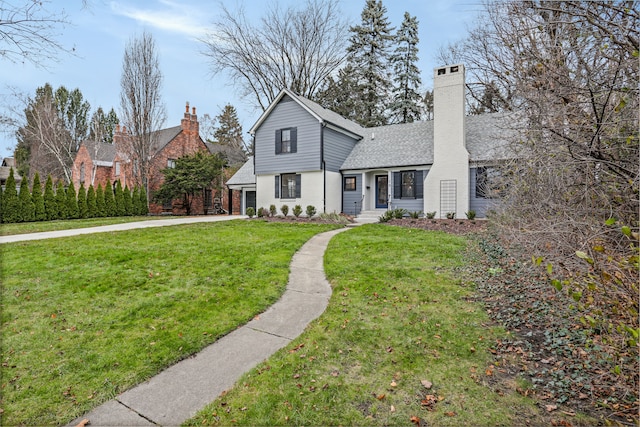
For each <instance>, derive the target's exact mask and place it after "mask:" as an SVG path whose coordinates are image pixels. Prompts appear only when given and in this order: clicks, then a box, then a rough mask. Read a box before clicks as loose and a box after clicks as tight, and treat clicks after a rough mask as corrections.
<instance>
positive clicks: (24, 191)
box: [18, 180, 35, 222]
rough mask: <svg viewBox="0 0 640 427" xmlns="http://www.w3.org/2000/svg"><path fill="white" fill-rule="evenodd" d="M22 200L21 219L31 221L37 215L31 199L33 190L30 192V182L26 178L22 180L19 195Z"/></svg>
mask: <svg viewBox="0 0 640 427" xmlns="http://www.w3.org/2000/svg"><path fill="white" fill-rule="evenodd" d="M18 200H20V221H22V222H31V221H33V218H34V216H35V214H34V211H35V208H34V206H33V202H32V201H31V192H29V183H28V182H27V181H26V180H23V181H22V185H20V194H19V195H18Z"/></svg>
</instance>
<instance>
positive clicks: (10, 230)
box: [0, 215, 175, 236]
mask: <svg viewBox="0 0 640 427" xmlns="http://www.w3.org/2000/svg"><path fill="white" fill-rule="evenodd" d="M170 218H175V217H174V216H149V215H145V216H118V217H109V218H90V219H66V220H58V221H36V222H20V223H15V224H2V225H0V235H2V236H9V235H14V234H28V233H40V232H43V231H57V230H70V229H75V228H87V227H99V226H101V225H111V224H122V223H125V222H136V221H151V220H154V219H156V220H157V219H170Z"/></svg>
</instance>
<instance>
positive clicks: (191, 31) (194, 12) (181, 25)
mask: <svg viewBox="0 0 640 427" xmlns="http://www.w3.org/2000/svg"><path fill="white" fill-rule="evenodd" d="M110 6H111V10H112V11H113V12H114V13H115V14H117V15H121V16H125V17H127V18H130V19H133V20H135V21H138V22H139V23H141V24H145V25H150V26H152V27H155V28H158V29H161V30H165V31H171V32H174V33H180V34H186V35H188V36H191V37H202V36H203V35H204V34H206V32H207V28H206V27H205V26H204V25H203V24H202V18H203V16H204V13H202V11H200V10H198V9H197V8H195V7H193V6H189V5H185V4H179V3H176V2H173V1H170V0H160V1H159V2H158V4H157V7H155V8H145V9H141V8H138V7H135V6H131V5H128V4H124V3H120V2H115V1H113V2H111V3H110Z"/></svg>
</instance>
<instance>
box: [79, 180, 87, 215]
mask: <svg viewBox="0 0 640 427" xmlns="http://www.w3.org/2000/svg"><path fill="white" fill-rule="evenodd" d="M86 217H87V192H86V190H85V189H84V183H83V182H81V183H80V188H78V218H86Z"/></svg>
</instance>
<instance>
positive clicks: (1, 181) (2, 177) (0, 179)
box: [0, 157, 22, 190]
mask: <svg viewBox="0 0 640 427" xmlns="http://www.w3.org/2000/svg"><path fill="white" fill-rule="evenodd" d="M11 169H13V178H14V179H15V180H16V187H17V188H20V184H21V183H22V177H21V176H20V174H18V170H17V169H16V161H15V159H14V158H13V157H5V158H4V159H2V166H0V186H2V189H3V190H4V185H5V183H6V182H7V178H9V174H10V173H11Z"/></svg>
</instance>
